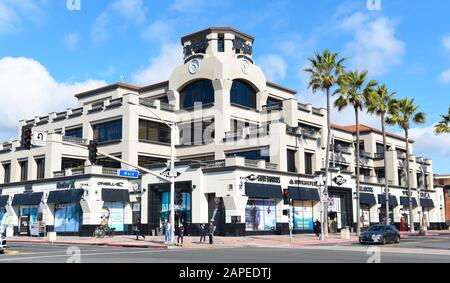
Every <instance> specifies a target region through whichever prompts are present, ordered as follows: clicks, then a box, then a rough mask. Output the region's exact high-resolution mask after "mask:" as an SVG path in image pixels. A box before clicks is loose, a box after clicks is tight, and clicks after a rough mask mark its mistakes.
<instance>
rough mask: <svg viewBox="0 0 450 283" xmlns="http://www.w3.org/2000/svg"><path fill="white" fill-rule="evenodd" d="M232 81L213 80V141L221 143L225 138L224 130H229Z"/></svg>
mask: <svg viewBox="0 0 450 283" xmlns="http://www.w3.org/2000/svg"><path fill="white" fill-rule="evenodd" d="M232 84H233V81H231V80H227V79H224V80H214V81H213V86H214V109H215V110H216V115H215V116H214V127H215V143H216V144H221V143H222V141H223V139H224V138H225V132H229V131H231V125H230V123H231V122H230V119H231V116H230V111H228V109H229V107H230V91H231V86H232Z"/></svg>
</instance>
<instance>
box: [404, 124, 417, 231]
mask: <svg viewBox="0 0 450 283" xmlns="http://www.w3.org/2000/svg"><path fill="white" fill-rule="evenodd" d="M405 137H406V184H407V185H408V199H409V225H410V226H409V227H410V231H411V232H414V215H413V205H412V192H411V183H410V181H409V174H410V173H409V132H408V129H405ZM419 201H420V199H419Z"/></svg>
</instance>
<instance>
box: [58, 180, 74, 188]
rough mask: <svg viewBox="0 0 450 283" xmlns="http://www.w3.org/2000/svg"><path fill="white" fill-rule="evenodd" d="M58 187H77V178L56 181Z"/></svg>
mask: <svg viewBox="0 0 450 283" xmlns="http://www.w3.org/2000/svg"><path fill="white" fill-rule="evenodd" d="M56 188H57V189H73V188H75V180H69V181H59V182H56Z"/></svg>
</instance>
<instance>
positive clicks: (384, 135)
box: [381, 113, 389, 225]
mask: <svg viewBox="0 0 450 283" xmlns="http://www.w3.org/2000/svg"><path fill="white" fill-rule="evenodd" d="M381 129H382V131H383V150H384V156H383V157H384V192H385V198H386V200H385V206H386V221H385V224H386V225H389V182H388V178H387V161H386V158H387V143H386V125H385V121H384V113H382V114H381Z"/></svg>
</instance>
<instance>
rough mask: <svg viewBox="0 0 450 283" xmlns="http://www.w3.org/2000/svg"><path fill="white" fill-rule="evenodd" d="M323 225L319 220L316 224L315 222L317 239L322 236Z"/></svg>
mask: <svg viewBox="0 0 450 283" xmlns="http://www.w3.org/2000/svg"><path fill="white" fill-rule="evenodd" d="M321 230H322V223H320V221H319V219H316V222H314V234H316V236H317V237H319V236H320V234H321V233H322V231H321Z"/></svg>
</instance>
